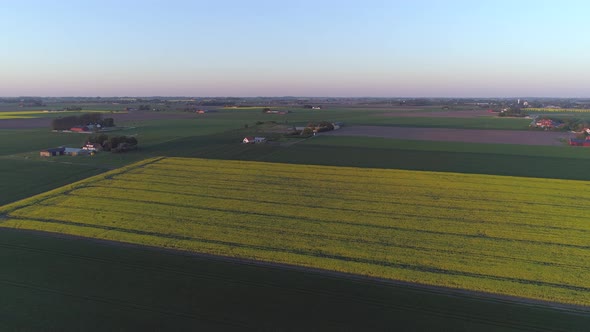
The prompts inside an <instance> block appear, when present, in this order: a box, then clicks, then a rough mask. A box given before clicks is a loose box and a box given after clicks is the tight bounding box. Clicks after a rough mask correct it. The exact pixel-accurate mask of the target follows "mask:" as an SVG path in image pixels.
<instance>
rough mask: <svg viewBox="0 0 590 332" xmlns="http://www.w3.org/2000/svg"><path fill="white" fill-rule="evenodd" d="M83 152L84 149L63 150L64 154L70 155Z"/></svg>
mask: <svg viewBox="0 0 590 332" xmlns="http://www.w3.org/2000/svg"><path fill="white" fill-rule="evenodd" d="M81 151H84V149H78V148H65V150H64V152H65V153H72V152H81Z"/></svg>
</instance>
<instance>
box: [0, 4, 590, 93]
mask: <svg viewBox="0 0 590 332" xmlns="http://www.w3.org/2000/svg"><path fill="white" fill-rule="evenodd" d="M589 13H590V3H589V2H587V1H582V0H580V1H568V0H562V1H543V0H540V1H528V0H523V1H518V0H512V1H504V0H495V1H491V0H482V1H456V0H449V1H443V0H441V1H434V0H430V1H427V0H415V1H395V0H390V1H386V0H383V1H376V0H365V1H360V0H359V1H346V0H344V1H342V0H341V1H332V0H326V1H322V0H315V1H308V0H301V1H295V0H291V1H270V0H268V1H266V0H250V1H237V0H215V1H213V0H211V1H199V0H194V1H180V0H168V1H150V0H146V1H125V0H120V1H110V0H101V1H84V0H79V1H74V0H72V1H63V0H62V1H60V0H55V1H45V0H44V1H28V0H6V1H1V2H0V31H1V33H0V96H20V95H36V96H131V95H133V96H152V95H170V96H182V95H184V96H285V95H291V96H384V97H389V96H405V97H411V96H431V97H437V96H440V97H473V96H481V97H492V96H498V97H513V96H563V97H590V19H589V18H588V14H589Z"/></svg>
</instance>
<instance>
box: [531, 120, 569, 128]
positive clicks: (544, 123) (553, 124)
mask: <svg viewBox="0 0 590 332" xmlns="http://www.w3.org/2000/svg"><path fill="white" fill-rule="evenodd" d="M535 126H536V127H537V128H545V129H552V128H559V127H562V126H563V124H562V123H559V122H557V121H554V120H551V119H541V120H537V121H535Z"/></svg>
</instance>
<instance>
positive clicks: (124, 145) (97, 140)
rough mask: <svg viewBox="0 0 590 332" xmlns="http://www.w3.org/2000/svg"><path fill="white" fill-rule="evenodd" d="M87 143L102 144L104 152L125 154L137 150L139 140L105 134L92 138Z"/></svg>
mask: <svg viewBox="0 0 590 332" xmlns="http://www.w3.org/2000/svg"><path fill="white" fill-rule="evenodd" d="M86 142H87V143H94V144H100V145H101V146H102V149H103V150H104V151H111V152H125V151H129V150H135V149H137V144H138V141H137V138H135V137H131V136H111V137H109V136H108V135H105V134H100V135H95V136H90V137H89V138H88V140H87V141H86Z"/></svg>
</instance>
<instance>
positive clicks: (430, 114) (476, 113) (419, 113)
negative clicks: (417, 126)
mask: <svg viewBox="0 0 590 332" xmlns="http://www.w3.org/2000/svg"><path fill="white" fill-rule="evenodd" d="M379 116H392V117H404V118H407V117H422V118H479V117H488V118H490V117H497V116H498V113H493V112H488V111H482V110H460V111H423V110H416V111H412V112H391V113H385V114H379Z"/></svg>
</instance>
